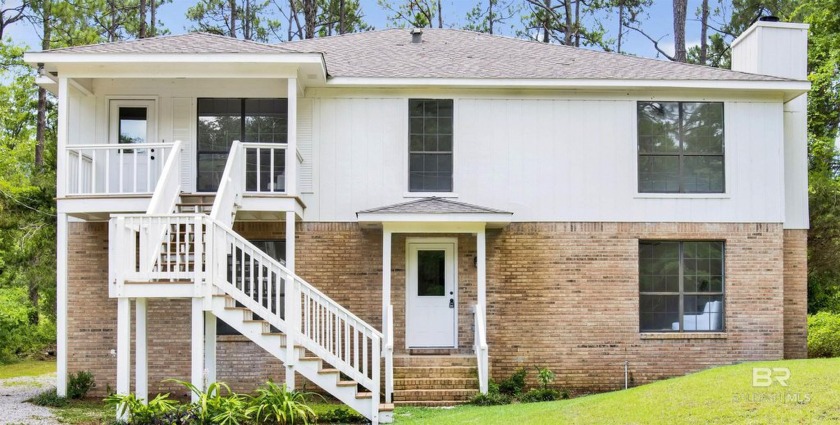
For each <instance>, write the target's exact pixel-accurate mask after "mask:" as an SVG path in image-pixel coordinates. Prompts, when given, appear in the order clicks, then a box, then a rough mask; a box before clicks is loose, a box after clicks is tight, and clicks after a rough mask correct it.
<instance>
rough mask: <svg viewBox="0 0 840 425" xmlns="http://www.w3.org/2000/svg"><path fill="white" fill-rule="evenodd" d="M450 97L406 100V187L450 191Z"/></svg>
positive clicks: (451, 105) (451, 106)
mask: <svg viewBox="0 0 840 425" xmlns="http://www.w3.org/2000/svg"><path fill="white" fill-rule="evenodd" d="M452 111H453V102H452V99H443V100H439V99H410V100H409V101H408V114H409V123H408V133H409V135H408V137H409V144H408V152H409V153H408V162H409V175H408V189H409V191H411V192H451V191H452Z"/></svg>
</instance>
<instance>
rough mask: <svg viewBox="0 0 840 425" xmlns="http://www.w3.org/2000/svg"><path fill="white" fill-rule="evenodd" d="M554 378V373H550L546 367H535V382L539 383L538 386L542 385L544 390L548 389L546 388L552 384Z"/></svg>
mask: <svg viewBox="0 0 840 425" xmlns="http://www.w3.org/2000/svg"><path fill="white" fill-rule="evenodd" d="M554 378H556V375H554V372H552V371H551V369H549V368H547V367H537V381H539V382H540V385H542V388H543V389H544V390H546V389H548V386H549V385H551V383H552V382H554Z"/></svg>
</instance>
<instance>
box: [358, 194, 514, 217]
mask: <svg viewBox="0 0 840 425" xmlns="http://www.w3.org/2000/svg"><path fill="white" fill-rule="evenodd" d="M356 214H357V215H358V214H513V213H510V212H507V211H501V210H496V209H493V208H487V207H481V206H478V205H473V204H468V203H466V202H458V201H453V200H451V199H444V198H436V197H432V198H422V199H417V200H414V201H408V202H403V203H399V204H394V205H386V206H384V207H379V208H372V209H369V210H364V211H359V212H357V213H356Z"/></svg>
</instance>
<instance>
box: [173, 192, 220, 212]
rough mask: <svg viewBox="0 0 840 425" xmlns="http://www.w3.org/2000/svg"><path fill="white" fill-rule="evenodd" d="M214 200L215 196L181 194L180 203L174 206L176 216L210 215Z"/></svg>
mask: <svg viewBox="0 0 840 425" xmlns="http://www.w3.org/2000/svg"><path fill="white" fill-rule="evenodd" d="M215 199H216V195H215V194H204V193H181V197H180V201H179V202H178V203H177V204H175V212H176V213H178V214H210V212H211V211H212V210H213V201H214V200H215Z"/></svg>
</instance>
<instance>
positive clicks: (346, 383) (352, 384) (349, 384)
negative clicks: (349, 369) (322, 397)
mask: <svg viewBox="0 0 840 425" xmlns="http://www.w3.org/2000/svg"><path fill="white" fill-rule="evenodd" d="M336 385H338V386H339V387H355V386H358V385H359V384H358V383H357V382H356V381H338V383H337V384H336Z"/></svg>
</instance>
